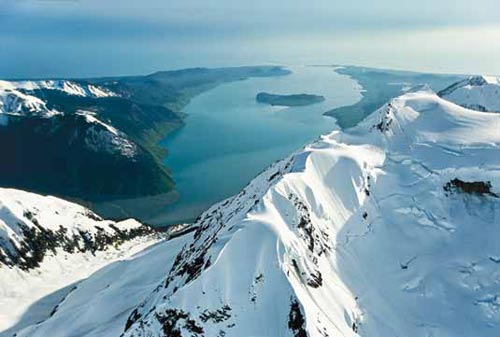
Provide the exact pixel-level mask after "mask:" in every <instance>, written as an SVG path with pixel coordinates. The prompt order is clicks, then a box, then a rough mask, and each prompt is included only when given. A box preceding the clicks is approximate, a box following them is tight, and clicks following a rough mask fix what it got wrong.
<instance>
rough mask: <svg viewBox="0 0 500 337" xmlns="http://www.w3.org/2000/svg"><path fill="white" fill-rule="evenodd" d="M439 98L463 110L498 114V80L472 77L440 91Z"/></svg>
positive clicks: (499, 80) (499, 93)
mask: <svg viewBox="0 0 500 337" xmlns="http://www.w3.org/2000/svg"><path fill="white" fill-rule="evenodd" d="M438 95H439V96H441V97H443V98H444V99H447V100H449V101H452V102H454V103H456V104H458V105H461V106H463V107H465V108H470V109H474V110H479V111H489V112H500V78H499V77H494V76H473V77H470V78H468V79H465V80H463V81H460V82H457V83H455V84H453V85H451V86H450V87H448V88H446V89H444V90H442V91H440V92H439V93H438Z"/></svg>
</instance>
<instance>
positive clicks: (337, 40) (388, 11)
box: [0, 0, 500, 78]
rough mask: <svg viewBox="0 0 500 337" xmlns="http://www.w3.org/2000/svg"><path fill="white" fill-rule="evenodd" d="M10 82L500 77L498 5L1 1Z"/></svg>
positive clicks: (0, 63) (3, 57)
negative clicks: (216, 71) (265, 74)
mask: <svg viewBox="0 0 500 337" xmlns="http://www.w3.org/2000/svg"><path fill="white" fill-rule="evenodd" d="M0 22H1V25H0V77H1V78H28V77H92V76H108V75H132V74H145V73H149V72H154V71H157V70H168V69H178V68H186V67H196V66H208V67H216V66H237V65H250V64H283V65H287V64H357V65H366V66H373V67H383V68H395V69H407V70H416V71H428V72H440V73H462V74H478V73H482V74H492V75H494V74H499V75H500V61H498V60H500V43H498V41H500V2H499V1H498V0H476V1H464V0H433V1H431V0H418V1H416V0H413V1H407V0H398V1H396V0H378V1H374V0H343V1H338V0H307V1H304V0H274V1H273V0H266V1H264V0H253V1H245V2H243V1H235V0H212V1H207V0H204V1H198V0H182V1H181V0H163V1H158V0H140V1H137V0H136V1H132V0H105V1H104V0H0Z"/></svg>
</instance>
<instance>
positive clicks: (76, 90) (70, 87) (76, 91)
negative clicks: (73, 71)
mask: <svg viewBox="0 0 500 337" xmlns="http://www.w3.org/2000/svg"><path fill="white" fill-rule="evenodd" d="M0 88H2V89H3V90H6V89H8V90H25V91H34V90H40V89H46V90H59V91H62V92H64V93H66V94H68V95H74V96H81V97H92V98H102V97H114V96H118V94H116V93H114V92H112V91H111V90H109V89H106V88H102V87H99V86H95V85H92V84H86V83H77V82H73V81H68V80H42V81H1V80H0Z"/></svg>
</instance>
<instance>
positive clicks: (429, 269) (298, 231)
mask: <svg viewBox="0 0 500 337" xmlns="http://www.w3.org/2000/svg"><path fill="white" fill-rule="evenodd" d="M499 130H500V115H498V114H490V113H482V112H478V111H472V110H467V109H464V108H462V107H459V106H457V105H455V104H453V103H450V102H448V101H445V100H443V99H441V98H440V97H438V96H437V95H436V94H434V93H432V92H430V91H429V90H425V91H418V92H410V93H408V94H405V95H404V96H401V97H399V98H396V99H394V100H392V101H391V102H390V103H388V104H387V105H386V106H384V107H382V108H381V109H379V110H377V111H376V112H374V113H373V114H372V115H371V116H369V117H368V118H367V119H366V120H365V121H363V122H362V123H361V124H360V125H359V126H357V127H356V128H354V129H351V130H349V131H347V132H345V133H344V132H333V133H332V134H330V135H328V136H325V137H323V138H322V139H321V140H320V141H318V142H316V143H314V144H312V145H310V146H308V147H306V148H305V149H304V150H303V151H301V152H299V153H297V154H295V155H293V156H292V157H290V158H289V159H287V160H284V161H282V162H279V163H277V164H275V165H273V166H272V167H271V168H270V169H269V170H267V171H265V172H264V173H262V174H261V175H260V176H259V177H257V178H256V179H255V180H254V181H253V182H252V183H251V184H250V185H249V186H248V187H246V188H245V189H244V190H243V191H242V192H241V193H240V194H238V195H237V196H235V197H233V198H230V199H228V200H227V201H225V202H223V203H220V204H218V205H215V206H214V207H212V208H211V209H209V210H208V211H207V212H205V213H204V214H203V215H202V216H201V217H200V218H199V219H198V221H197V224H198V226H199V229H198V230H197V231H196V233H195V235H194V240H193V242H191V243H188V244H186V245H185V246H184V248H183V249H182V251H181V252H180V253H179V254H178V256H177V258H176V259H175V261H174V263H173V266H172V268H171V270H170V272H169V273H168V275H167V277H166V278H165V280H164V281H163V282H161V283H159V284H158V286H157V288H156V289H155V290H154V291H153V292H152V293H151V294H150V295H149V296H148V298H146V299H145V300H144V301H143V302H142V304H140V305H139V306H138V307H137V308H136V309H135V310H134V311H133V312H132V314H131V315H130V316H129V319H128V321H127V323H126V324H125V327H124V330H125V333H124V336H127V337H132V336H135V337H138V336H240V337H241V336H296V337H297V336H301V337H302V336H355V335H362V336H384V337H385V336H430V335H439V336H471V335H474V336H496V334H497V332H498V328H499V326H500V306H499V304H498V298H500V282H499V280H500V278H499V277H500V276H499V274H498V263H499V262H498V261H500V258H499V257H500V247H499V245H498V244H497V240H496V237H497V235H498V231H499V230H500V221H499V219H500V218H499V216H500V214H499V212H500V211H499V206H500V203H499V201H500V199H499V198H498V194H499V190H500V156H498V153H499V152H498V151H499V149H500V132H499ZM479 229H480V230H479ZM256 322H258V324H256Z"/></svg>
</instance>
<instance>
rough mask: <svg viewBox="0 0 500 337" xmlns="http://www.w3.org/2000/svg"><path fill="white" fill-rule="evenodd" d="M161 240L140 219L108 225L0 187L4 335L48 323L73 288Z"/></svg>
mask: <svg viewBox="0 0 500 337" xmlns="http://www.w3.org/2000/svg"><path fill="white" fill-rule="evenodd" d="M156 241H158V238H157V237H156V235H154V231H153V230H152V229H151V228H150V227H147V226H143V225H142V224H140V223H138V222H137V221H135V220H132V219H130V220H125V221H121V222H115V221H109V220H103V219H101V218H100V217H99V216H98V215H96V214H95V213H93V212H92V211H90V210H88V209H86V208H84V207H82V206H80V205H77V204H74V203H71V202H67V201H65V200H62V199H59V198H55V197H52V196H41V195H38V194H34V193H29V192H25V191H20V190H14V189H5V188H0V308H1V309H0V331H2V330H4V329H6V328H13V326H14V327H17V328H21V327H23V326H24V325H29V324H33V323H36V322H37V321H38V320H41V319H44V318H46V317H45V316H48V315H49V314H50V312H51V311H52V310H55V308H54V306H55V305H57V302H58V301H60V300H61V298H62V297H65V296H66V295H67V294H68V293H69V291H70V290H71V288H72V287H75V284H73V285H72V283H74V282H78V281H79V280H81V279H82V278H85V277H87V276H88V275H90V274H92V273H93V272H95V271H96V270H98V269H99V268H101V267H103V266H105V265H107V264H109V263H111V262H113V261H116V260H117V259H119V258H123V257H126V256H128V255H130V254H132V253H133V252H137V251H139V250H142V249H144V248H145V247H147V246H149V245H151V244H153V243H154V242H156ZM37 301H40V302H41V303H40V304H38V306H37V305H33V304H35V303H37ZM51 305H52V306H51ZM13 323H16V324H15V325H14V324H13ZM14 332H15V331H12V333H14ZM5 334H6V335H8V334H7V332H5ZM0 335H3V334H2V333H0Z"/></svg>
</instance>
